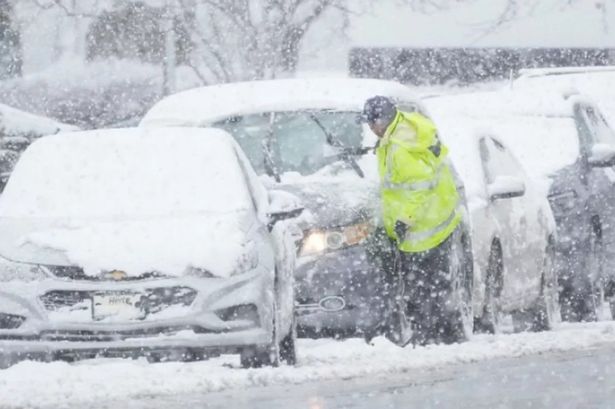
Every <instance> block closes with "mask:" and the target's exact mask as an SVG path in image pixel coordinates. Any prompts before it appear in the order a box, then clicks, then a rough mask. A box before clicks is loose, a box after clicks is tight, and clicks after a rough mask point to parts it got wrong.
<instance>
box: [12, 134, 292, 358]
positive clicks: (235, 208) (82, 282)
mask: <svg viewBox="0 0 615 409" xmlns="http://www.w3.org/2000/svg"><path fill="white" fill-rule="evenodd" d="M59 158H61V159H59ZM300 212H301V209H300V208H298V207H295V205H294V203H293V201H292V200H289V197H288V195H287V194H281V195H276V194H275V192H270V193H267V191H266V189H265V188H264V186H263V185H262V184H261V183H260V181H259V179H258V177H257V176H256V174H255V173H254V171H253V170H252V168H251V166H250V164H249V162H248V160H247V159H246V158H245V156H244V154H243V152H242V151H241V149H240V148H239V147H238V146H237V144H236V142H235V141H234V139H233V138H232V137H231V136H230V135H228V134H227V133H225V132H223V131H221V130H217V129H181V128H163V129H141V128H132V129H118V130H100V131H88V132H74V133H61V134H57V135H52V136H49V137H45V138H41V139H39V140H38V141H36V142H34V143H33V144H32V145H31V146H30V147H29V148H28V149H27V150H26V151H25V153H24V154H23V155H22V157H21V159H20V160H19V162H18V163H17V166H16V167H15V171H14V172H13V174H12V176H11V178H10V179H9V182H8V184H7V186H6V189H5V191H4V194H3V195H2V197H0V282H1V286H0V364H1V365H4V366H6V365H8V364H10V363H12V362H14V361H15V360H18V359H20V358H23V357H33V358H42V359H50V358H51V359H55V358H64V357H67V358H71V359H72V358H75V357H76V358H79V357H91V356H99V355H102V356H116V355H119V356H125V355H129V356H132V355H134V354H144V355H146V356H148V357H150V358H151V359H153V360H160V359H165V358H166V357H168V356H171V357H173V356H183V357H186V356H188V357H194V358H196V359H199V358H200V357H204V356H209V355H215V354H220V353H239V354H240V356H241V364H242V365H243V366H259V365H267V364H273V365H275V364H277V363H278V362H280V361H286V362H288V363H293V362H294V361H295V346H294V341H295V336H296V335H295V334H296V331H295V327H294V311H293V308H294V299H293V266H294V258H295V253H294V250H295V249H294V243H293V241H292V238H291V236H290V232H291V231H292V229H291V228H290V227H291V225H292V224H293V223H294V221H293V220H290V219H292V218H294V217H296V216H297V215H298V214H299V213H300ZM287 219H288V220H287ZM282 220H287V221H285V222H282Z"/></svg>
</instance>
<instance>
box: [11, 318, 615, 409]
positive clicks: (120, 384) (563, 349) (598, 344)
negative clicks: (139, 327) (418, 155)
mask: <svg viewBox="0 0 615 409" xmlns="http://www.w3.org/2000/svg"><path fill="white" fill-rule="evenodd" d="M237 361H238V359H237V358H236V357H227V356H224V357H221V358H217V359H213V360H211V361H209V362H195V363H163V364H154V365H150V364H147V363H146V362H144V361H129V360H93V361H84V362H80V363H77V364H67V363H62V362H56V363H51V364H44V363H36V362H24V363H21V364H19V365H16V366H14V367H12V368H10V369H8V370H5V371H0V408H2V409H5V408H45V409H51V408H53V409H60V408H67V409H77V408H79V409H82V408H92V409H98V408H100V409H102V408H119V407H121V408H127V409H129V408H135V409H137V408H146V407H147V408H152V409H156V408H165V409H174V408H183V407H201V408H222V407H224V408H225V409H233V408H235V407H236V408H242V407H249V408H254V409H260V408H267V409H277V408H280V409H281V408H290V409H293V408H306V409H327V408H339V407H344V408H356V409H367V408H370V409H371V408H378V409H381V408H382V409H385V408H397V407H400V408H408V407H443V408H448V407H455V408H462V407H472V408H476V407H479V408H480V407H485V408H499V407H501V408H525V407H530V406H528V405H529V404H530V403H532V404H533V405H534V406H531V407H557V408H558V409H559V408H614V407H615V377H614V376H613V375H614V372H615V323H614V322H600V323H591V324H576V325H570V324H568V325H563V326H562V327H561V328H559V329H558V330H557V331H554V332H550V333H540V334H529V333H527V334H515V335H497V336H476V337H475V338H474V339H473V340H472V341H471V342H468V343H465V344H461V345H451V346H429V347H424V348H417V349H411V348H408V349H399V348H397V347H395V346H393V345H391V344H390V343H388V342H387V341H386V340H384V339H377V340H376V342H375V345H373V346H368V345H366V344H365V343H364V342H363V341H362V340H349V341H345V342H335V341H330V340H321V341H302V342H301V343H300V364H299V365H298V366H297V367H295V368H288V367H286V368H277V369H275V368H265V369H254V370H242V369H239V368H238V362H237ZM443 391H446V393H445V394H444V393H443ZM551 391H558V393H557V394H556V393H554V392H553V393H551ZM544 396H548V397H551V398H552V399H554V400H553V401H543V398H544ZM579 399H582V401H579ZM501 402H503V405H500V406H498V405H497V403H501ZM231 403H233V404H234V406H233V405H231ZM413 404H414V405H413ZM480 405H483V406H480Z"/></svg>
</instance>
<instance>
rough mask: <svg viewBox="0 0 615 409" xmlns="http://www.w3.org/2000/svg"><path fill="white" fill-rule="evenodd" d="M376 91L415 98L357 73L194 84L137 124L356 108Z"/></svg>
mask: <svg viewBox="0 0 615 409" xmlns="http://www.w3.org/2000/svg"><path fill="white" fill-rule="evenodd" d="M375 95H387V96H389V97H391V98H395V99H397V100H400V101H405V102H415V101H417V99H416V97H415V96H414V94H413V93H412V92H411V91H410V89H409V88H407V87H406V86H404V85H401V84H399V83H396V82H393V81H383V80H371V79H356V78H319V79H316V78H307V79H284V80H271V81H247V82H237V83H229V84H220V85H212V86H208V87H200V88H194V89H191V90H187V91H183V92H180V93H177V94H174V95H171V96H168V97H166V98H164V99H163V100H161V101H160V102H158V103H157V104H156V105H154V106H153V107H152V108H151V109H150V110H149V111H148V112H147V113H146V114H145V116H144V117H143V119H142V121H141V124H140V125H141V126H206V125H210V124H212V123H214V122H216V121H220V120H223V119H227V118H229V117H232V116H236V115H249V114H257V113H262V112H282V111H284V112H289V111H301V110H315V109H318V110H326V109H330V110H335V111H357V112H360V111H361V110H362V109H363V104H364V102H365V101H366V100H367V99H368V98H371V97H373V96H375Z"/></svg>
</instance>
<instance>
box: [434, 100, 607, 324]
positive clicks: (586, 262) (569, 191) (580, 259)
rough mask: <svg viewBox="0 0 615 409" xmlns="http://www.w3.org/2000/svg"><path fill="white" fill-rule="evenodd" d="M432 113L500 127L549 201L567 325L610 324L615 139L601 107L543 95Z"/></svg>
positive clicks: (449, 106) (446, 103) (445, 106)
mask: <svg viewBox="0 0 615 409" xmlns="http://www.w3.org/2000/svg"><path fill="white" fill-rule="evenodd" d="M430 108H431V113H434V114H436V115H437V116H438V117H444V116H450V115H454V117H458V118H474V119H478V120H481V121H483V123H485V124H486V125H487V126H491V127H495V129H497V130H498V136H499V137H500V138H501V139H502V140H503V141H504V142H505V143H507V145H508V147H509V148H510V149H511V150H512V151H513V152H514V153H515V155H516V157H517V158H518V159H519V161H520V162H521V163H522V164H523V166H524V168H525V169H526V170H527V171H528V173H529V175H530V176H531V178H532V179H533V180H535V181H536V183H537V185H538V187H539V189H540V190H541V192H542V194H543V195H544V196H545V197H547V198H548V200H549V204H550V206H551V209H552V211H553V215H554V218H555V222H556V226H557V235H556V240H555V246H554V247H555V253H556V257H555V268H556V271H557V275H558V280H559V287H560V302H561V306H562V317H563V318H564V319H565V320H569V321H591V320H596V319H597V318H600V317H601V316H602V317H605V316H606V315H607V313H606V312H605V313H603V312H602V309H603V306H605V303H604V301H605V300H606V299H610V301H611V308H612V310H613V313H615V132H614V131H613V129H611V127H610V126H609V124H608V123H607V121H606V120H605V119H604V117H603V115H602V113H601V112H600V109H599V108H598V106H597V105H596V104H595V103H593V102H592V101H591V100H590V99H589V98H588V97H586V96H583V95H574V96H569V95H562V94H561V93H556V92H551V91H545V90H543V89H541V88H537V89H535V90H530V89H528V90H518V89H516V90H513V91H510V90H506V91H499V92H483V93H471V94H465V95H455V96H448V97H440V98H436V99H434V100H433V102H432V103H431V104H430ZM614 315H615V314H614Z"/></svg>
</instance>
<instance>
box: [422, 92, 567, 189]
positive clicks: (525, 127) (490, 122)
mask: <svg viewBox="0 0 615 409" xmlns="http://www.w3.org/2000/svg"><path fill="white" fill-rule="evenodd" d="M427 106H428V108H431V106H430V105H429V104H428V105H427ZM430 112H431V113H432V114H433V118H434V121H435V122H436V125H437V126H438V128H439V129H440V130H441V131H442V138H443V140H444V141H445V143H447V144H448V145H449V146H450V148H451V157H452V158H453V160H455V158H456V157H460V156H462V155H464V153H463V152H464V151H466V150H467V146H465V145H464V143H463V141H464V139H465V140H468V138H474V139H476V138H480V137H484V136H492V137H495V138H496V139H498V140H500V141H501V142H504V143H505V144H506V146H507V147H508V149H509V150H510V151H511V152H512V153H513V155H514V156H515V157H516V158H517V159H518V160H519V162H520V163H521V165H522V166H523V168H524V169H525V170H526V171H527V172H528V174H530V175H531V176H533V177H537V178H545V177H548V176H549V175H550V174H552V173H553V172H555V171H557V170H559V169H561V168H563V167H565V166H567V165H570V164H572V163H574V162H575V160H576V159H577V157H578V155H579V138H578V135H577V129H576V126H575V122H574V119H573V118H569V117H549V116H527V117H523V118H519V117H515V116H513V115H505V114H503V115H501V116H500V117H497V118H495V117H491V118H490V117H476V116H471V115H463V114H461V113H459V112H457V113H451V112H446V111H445V110H438V109H433V110H431V111H430ZM468 145H470V144H468ZM457 151H461V153H460V152H457ZM545 152H549V155H545ZM464 166H470V165H464ZM472 166H474V165H472ZM458 168H459V169H460V173H463V169H462V166H458ZM473 173H476V172H473ZM462 176H463V175H462ZM466 186H472V182H466Z"/></svg>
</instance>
